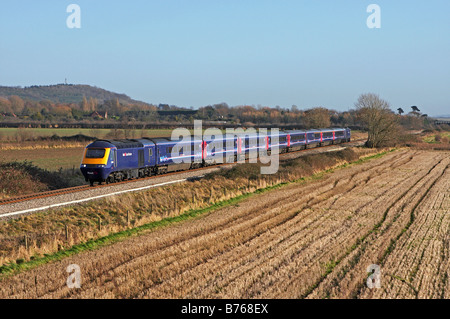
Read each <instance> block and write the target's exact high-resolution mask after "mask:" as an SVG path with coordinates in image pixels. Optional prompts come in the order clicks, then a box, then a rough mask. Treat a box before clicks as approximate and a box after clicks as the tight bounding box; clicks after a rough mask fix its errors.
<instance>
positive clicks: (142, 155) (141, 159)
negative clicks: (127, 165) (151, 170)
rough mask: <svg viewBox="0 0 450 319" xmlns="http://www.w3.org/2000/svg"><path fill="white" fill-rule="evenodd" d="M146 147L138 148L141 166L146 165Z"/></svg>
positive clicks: (139, 164)
mask: <svg viewBox="0 0 450 319" xmlns="http://www.w3.org/2000/svg"><path fill="white" fill-rule="evenodd" d="M144 162H145V160H144V149H139V150H138V166H139V167H144V165H145V164H144Z"/></svg>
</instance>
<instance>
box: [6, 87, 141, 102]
mask: <svg viewBox="0 0 450 319" xmlns="http://www.w3.org/2000/svg"><path fill="white" fill-rule="evenodd" d="M11 95H17V96H19V97H21V98H22V99H23V100H32V101H43V100H50V101H52V102H55V103H79V102H81V101H82V100H83V96H85V97H86V98H90V97H92V98H95V99H97V100H98V102H100V103H101V102H103V101H105V100H115V99H119V102H120V103H122V104H147V103H144V102H141V101H136V100H133V99H131V98H130V97H129V96H127V95H125V94H119V93H114V92H111V91H107V90H104V89H100V88H98V87H95V86H90V85H81V84H57V85H39V86H38V85H34V86H29V87H24V88H22V87H11V86H0V96H3V97H8V96H11Z"/></svg>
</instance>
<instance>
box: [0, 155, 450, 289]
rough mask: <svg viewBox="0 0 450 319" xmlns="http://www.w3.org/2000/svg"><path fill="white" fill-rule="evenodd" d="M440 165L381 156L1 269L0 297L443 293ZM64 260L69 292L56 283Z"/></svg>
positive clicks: (444, 220)
mask: <svg viewBox="0 0 450 319" xmlns="http://www.w3.org/2000/svg"><path fill="white" fill-rule="evenodd" d="M449 163H450V154H449V153H448V152H424V151H411V150H401V151H397V152H394V153H390V154H388V155H386V156H384V157H382V158H379V159H376V160H372V161H369V162H365V163H363V164H361V165H354V166H351V167H349V168H345V169H340V170H337V171H335V172H334V173H333V174H328V175H325V176H324V177H323V178H322V179H319V180H314V181H310V182H308V183H297V184H292V185H289V186H286V187H283V188H281V189H277V190H273V191H271V192H268V193H263V194H261V195H257V196H254V197H251V198H250V199H247V200H245V201H244V202H241V203H239V204H238V205H234V206H231V207H227V208H223V209H220V210H218V211H216V212H213V213H210V214H208V215H206V216H202V217H201V218H198V219H195V220H190V221H187V222H184V223H180V224H176V225H173V226H171V227H167V228H164V229H160V230H157V231H153V232H150V233H148V234H145V235H143V236H140V237H135V238H130V239H128V240H126V241H124V242H120V243H117V244H114V245H112V246H109V247H105V248H102V249H100V250H97V251H91V252H86V253H83V254H81V255H79V256H74V257H71V258H68V259H66V260H63V261H61V262H56V263H53V264H49V265H45V266H43V267H40V268H37V269H34V270H32V271H28V272H25V273H21V274H18V275H16V276H14V277H11V278H6V279H4V280H3V281H2V282H1V285H0V297H3V298H4V297H13V298H23V297H26V298H36V297H42V298H67V297H79V298H102V297H106V298H117V297H122V298H304V297H306V298H324V297H331V298H339V297H343V298H349V297H358V298H374V297H376V298H378V297H380V298H391V297H406V298H413V297H421V298H426V297H433V298H439V297H447V298H448V297H449V294H450V292H449V287H448V285H449V284H448V279H447V278H448V273H449V263H448V258H449V241H450V236H449V233H448V229H449V223H450V218H449V216H448V214H446V213H448V211H449V207H450V203H449V186H450V185H449V180H450V178H449V177H450V176H449V175H450V171H449V169H448V168H449ZM73 263H75V264H78V265H79V266H80V268H81V270H82V288H81V289H68V288H67V287H66V279H67V276H68V274H67V273H66V272H65V270H66V267H67V266H68V265H69V264H73ZM370 264H379V265H380V266H381V269H382V283H381V285H382V288H381V289H374V290H370V289H368V288H366V286H365V280H366V278H367V273H366V269H367V266H369V265H370Z"/></svg>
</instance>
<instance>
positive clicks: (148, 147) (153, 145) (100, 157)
mask: <svg viewBox="0 0 450 319" xmlns="http://www.w3.org/2000/svg"><path fill="white" fill-rule="evenodd" d="M350 139H351V130H350V129H349V128H327V129H314V130H288V131H281V130H280V131H278V132H277V133H267V134H262V133H253V134H230V135H226V134H225V135H223V136H221V137H217V136H214V138H213V137H211V136H210V137H207V136H190V138H189V139H178V140H172V139H167V138H145V137H143V138H140V139H117V140H106V139H99V140H96V141H94V142H92V143H91V144H89V145H87V146H86V148H85V150H84V154H83V159H82V162H81V165H80V170H81V172H82V174H83V176H84V178H85V180H86V182H89V183H90V185H91V186H93V185H94V183H96V182H97V183H98V184H99V185H101V184H102V183H106V184H109V183H115V182H120V181H124V180H129V179H136V178H142V177H147V176H153V175H160V174H165V173H168V172H174V171H183V170H189V169H196V168H201V167H205V166H209V165H214V164H215V163H216V162H217V159H218V158H222V159H224V161H223V162H227V163H231V162H238V161H242V160H246V159H248V158H249V156H250V154H251V152H254V151H256V150H261V149H262V150H265V151H266V152H267V154H271V152H272V150H274V149H275V148H277V149H278V152H279V153H287V152H293V151H299V150H302V149H307V148H315V147H320V146H326V145H331V144H340V143H345V142H350Z"/></svg>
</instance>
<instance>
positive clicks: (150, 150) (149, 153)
mask: <svg viewBox="0 0 450 319" xmlns="http://www.w3.org/2000/svg"><path fill="white" fill-rule="evenodd" d="M148 156H149V157H152V156H153V149H151V148H149V149H148Z"/></svg>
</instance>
